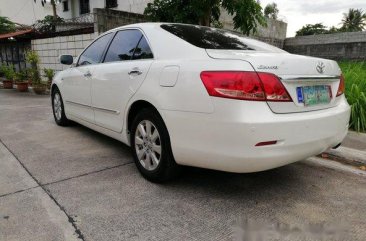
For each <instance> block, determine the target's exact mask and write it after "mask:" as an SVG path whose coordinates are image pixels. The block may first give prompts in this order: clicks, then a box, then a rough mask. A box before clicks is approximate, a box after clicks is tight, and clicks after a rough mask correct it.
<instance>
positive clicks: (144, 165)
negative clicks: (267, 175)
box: [51, 23, 350, 182]
mask: <svg viewBox="0 0 366 241" xmlns="http://www.w3.org/2000/svg"><path fill="white" fill-rule="evenodd" d="M60 61H61V63H63V64H68V65H71V67H70V68H68V69H66V70H64V71H62V72H59V73H58V74H57V75H56V77H55V78H54V81H53V83H52V92H51V93H52V106H53V113H54V117H55V121H56V123H57V124H58V125H61V126H64V125H67V124H68V123H69V120H72V121H75V122H78V123H80V124H82V125H85V126H87V127H89V128H91V129H93V130H96V131H98V132H101V133H103V134H105V135H108V136H110V137H112V138H115V139H117V140H120V141H121V142H123V143H125V144H126V145H129V146H131V148H132V150H133V151H132V153H133V157H134V160H135V163H136V165H137V167H138V169H139V171H140V172H141V173H142V175H143V176H144V177H145V178H147V179H149V180H151V181H155V182H159V181H164V180H167V179H170V178H172V177H174V175H175V174H176V173H177V171H178V170H179V167H180V166H181V165H186V166H196V167H203V168H210V169H216V170H222V171H228V172H237V173H246V172H258V171H263V170H267V169H271V168H276V167H279V166H283V165H286V164H289V163H292V162H295V161H299V160H303V159H306V158H308V157H311V156H314V155H317V154H319V153H321V152H323V151H324V150H326V149H327V148H330V147H335V146H337V145H338V144H339V143H341V142H342V140H343V138H344V137H345V135H346V133H347V129H348V122H349V117H350V107H349V105H348V103H347V101H346V98H345V96H344V94H343V92H344V79H343V77H342V73H341V70H340V68H339V66H338V65H337V63H336V62H335V61H332V60H325V59H319V58H312V57H305V56H298V55H293V54H289V53H287V52H285V51H283V50H281V49H278V48H275V47H273V46H270V45H268V44H265V43H262V42H260V41H256V40H253V39H250V38H246V37H243V36H241V35H238V34H237V33H234V32H230V31H225V30H221V29H215V28H208V27H202V26H195V25H186V24H168V23H142V24H134V25H128V26H123V27H120V28H116V29H113V30H110V31H108V32H106V33H103V34H102V35H101V36H99V37H98V38H97V39H96V40H95V41H93V42H92V43H91V44H90V45H89V46H88V47H87V48H86V49H85V50H84V51H83V52H82V53H81V54H80V56H79V57H78V58H77V59H76V60H75V61H74V60H73V58H72V56H70V55H63V56H61V57H60Z"/></svg>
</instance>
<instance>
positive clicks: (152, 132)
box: [135, 120, 161, 171]
mask: <svg viewBox="0 0 366 241" xmlns="http://www.w3.org/2000/svg"><path fill="white" fill-rule="evenodd" d="M135 150H136V155H137V158H138V160H139V162H140V163H141V165H142V166H143V167H144V168H145V169H146V170H149V171H153V170H155V169H156V168H157V167H158V165H159V162H160V159H161V142H160V134H159V132H158V129H156V127H155V125H154V124H153V123H152V122H151V121H148V120H143V121H141V122H140V123H139V124H138V125H137V129H136V132H135Z"/></svg>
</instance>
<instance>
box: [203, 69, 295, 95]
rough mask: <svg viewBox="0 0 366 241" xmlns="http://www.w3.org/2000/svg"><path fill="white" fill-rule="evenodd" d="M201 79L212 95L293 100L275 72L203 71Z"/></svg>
mask: <svg viewBox="0 0 366 241" xmlns="http://www.w3.org/2000/svg"><path fill="white" fill-rule="evenodd" d="M201 80H202V82H203V84H204V85H205V87H206V89H207V92H208V94H209V95H210V96H216V97H223V98H231V99H240V100H255V101H266V100H267V101H292V100H291V97H290V95H289V94H288V93H287V91H286V89H285V87H284V86H283V84H282V83H281V81H280V80H279V79H278V77H277V76H276V75H274V74H269V73H256V72H245V71H203V72H202V73H201Z"/></svg>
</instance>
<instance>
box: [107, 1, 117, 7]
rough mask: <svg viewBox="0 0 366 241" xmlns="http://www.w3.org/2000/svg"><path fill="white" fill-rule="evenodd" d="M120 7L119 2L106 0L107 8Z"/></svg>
mask: <svg viewBox="0 0 366 241" xmlns="http://www.w3.org/2000/svg"><path fill="white" fill-rule="evenodd" d="M117 6H118V3H117V0H105V7H106V8H116V7H117Z"/></svg>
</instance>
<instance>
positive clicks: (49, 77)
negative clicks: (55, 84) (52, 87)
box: [43, 69, 55, 81]
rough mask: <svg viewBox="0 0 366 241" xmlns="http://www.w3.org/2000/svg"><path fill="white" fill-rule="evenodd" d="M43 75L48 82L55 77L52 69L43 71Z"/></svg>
mask: <svg viewBox="0 0 366 241" xmlns="http://www.w3.org/2000/svg"><path fill="white" fill-rule="evenodd" d="M43 72H44V74H45V75H46V77H47V79H48V80H49V81H52V79H53V76H55V71H54V70H53V69H43Z"/></svg>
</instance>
